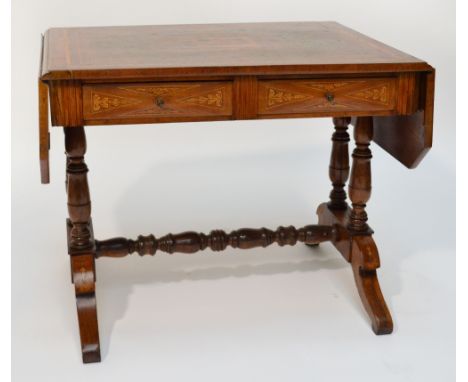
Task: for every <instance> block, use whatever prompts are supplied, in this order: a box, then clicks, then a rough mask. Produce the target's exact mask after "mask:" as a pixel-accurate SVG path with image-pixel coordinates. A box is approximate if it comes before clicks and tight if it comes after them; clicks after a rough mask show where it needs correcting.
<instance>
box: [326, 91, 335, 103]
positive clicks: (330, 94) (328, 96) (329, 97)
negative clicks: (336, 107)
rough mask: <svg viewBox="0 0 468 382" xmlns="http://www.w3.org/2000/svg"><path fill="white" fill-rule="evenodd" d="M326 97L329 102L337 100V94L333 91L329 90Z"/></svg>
mask: <svg viewBox="0 0 468 382" xmlns="http://www.w3.org/2000/svg"><path fill="white" fill-rule="evenodd" d="M325 98H326V99H327V101H328V102H330V103H331V102H333V101H334V100H335V95H334V94H333V93H330V92H327V93H325Z"/></svg>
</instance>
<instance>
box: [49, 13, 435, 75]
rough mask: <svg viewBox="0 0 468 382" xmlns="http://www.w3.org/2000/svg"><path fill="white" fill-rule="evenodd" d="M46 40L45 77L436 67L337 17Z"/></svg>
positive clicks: (63, 32)
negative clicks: (333, 18) (366, 34)
mask: <svg viewBox="0 0 468 382" xmlns="http://www.w3.org/2000/svg"><path fill="white" fill-rule="evenodd" d="M43 43H44V50H43V58H42V69H41V79H42V80H54V79H103V78H125V77H128V78H149V77H157V76H171V75H173V76H181V75H236V74H247V75H248V74H253V75H258V74H276V73H285V72H289V73H291V74H294V73H298V74H302V73H304V74H322V73H369V72H402V71H424V70H431V67H430V66H429V65H428V64H427V63H426V62H425V61H422V60H419V59H418V58H415V57H413V56H411V55H408V54H406V53H403V52H401V51H399V50H396V49H394V48H392V47H389V46H387V45H385V44H382V43H380V42H378V41H376V40H374V39H371V38H369V37H367V36H364V35H363V34H361V33H359V32H356V31H354V30H352V29H349V28H347V27H345V26H343V25H340V24H338V23H335V22H281V23H278V22H275V23H244V24H198V25H159V26H125V27H89V28H53V29H49V30H48V31H47V32H46V34H45V36H44V42H43Z"/></svg>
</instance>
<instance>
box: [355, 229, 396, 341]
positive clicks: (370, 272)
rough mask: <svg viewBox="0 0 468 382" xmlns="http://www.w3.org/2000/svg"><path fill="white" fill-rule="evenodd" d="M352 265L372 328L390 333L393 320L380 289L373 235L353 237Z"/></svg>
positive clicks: (378, 262)
mask: <svg viewBox="0 0 468 382" xmlns="http://www.w3.org/2000/svg"><path fill="white" fill-rule="evenodd" d="M351 265H352V268H353V274H354V280H355V282H356V286H357V289H358V292H359V296H360V297H361V301H362V304H363V305H364V308H365V309H366V311H367V314H368V315H369V317H370V319H371V322H372V330H373V331H374V333H375V334H390V333H391V332H392V331H393V321H392V316H391V315H390V312H389V310H388V308H387V304H386V303H385V300H384V297H383V295H382V291H381V290H380V285H379V280H378V278H377V270H376V269H377V268H378V267H379V266H380V261H379V254H378V251H377V246H376V245H375V242H374V239H372V237H371V236H356V237H353V238H352V246H351Z"/></svg>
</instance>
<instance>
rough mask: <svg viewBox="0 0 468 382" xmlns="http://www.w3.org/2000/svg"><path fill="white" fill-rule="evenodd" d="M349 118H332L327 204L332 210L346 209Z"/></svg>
mask: <svg viewBox="0 0 468 382" xmlns="http://www.w3.org/2000/svg"><path fill="white" fill-rule="evenodd" d="M350 122H351V118H347V117H344V118H333V124H334V125H335V132H334V133H333V135H332V142H333V144H332V151H331V157H330V166H329V176H330V180H331V182H332V186H333V188H332V190H331V192H330V201H329V202H328V206H329V207H330V209H332V210H346V209H347V208H348V204H347V203H346V191H345V189H344V188H345V185H346V181H347V180H348V176H349V153H348V142H349V134H348V131H347V130H348V125H349V123H350Z"/></svg>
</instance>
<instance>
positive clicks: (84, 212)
mask: <svg viewBox="0 0 468 382" xmlns="http://www.w3.org/2000/svg"><path fill="white" fill-rule="evenodd" d="M64 132H65V149H66V154H67V162H66V164H67V181H66V187H67V195H68V214H69V220H67V232H68V253H69V254H70V260H71V270H72V281H73V283H74V285H75V294H76V305H77V310H78V323H79V329H80V338H81V351H82V355H83V362H84V363H90V362H100V360H101V353H100V346H99V332H98V321H97V310H96V296H95V280H96V271H95V263H94V259H95V245H94V237H93V232H92V225H91V201H90V197H89V188H88V180H87V175H86V173H87V172H88V168H87V166H86V164H85V162H84V154H85V152H86V137H85V132H84V128H83V127H66V128H65V129H64Z"/></svg>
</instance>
